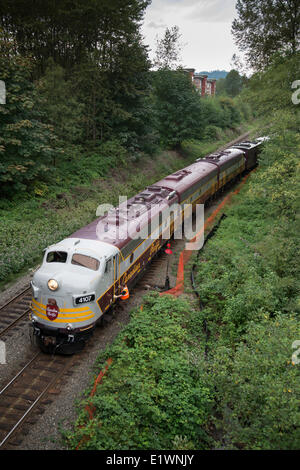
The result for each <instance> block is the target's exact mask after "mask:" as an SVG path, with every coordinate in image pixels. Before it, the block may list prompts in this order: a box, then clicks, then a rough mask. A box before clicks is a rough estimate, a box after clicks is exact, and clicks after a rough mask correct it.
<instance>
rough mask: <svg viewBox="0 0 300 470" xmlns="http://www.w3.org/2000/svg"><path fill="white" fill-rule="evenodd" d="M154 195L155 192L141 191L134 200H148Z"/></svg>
mask: <svg viewBox="0 0 300 470" xmlns="http://www.w3.org/2000/svg"><path fill="white" fill-rule="evenodd" d="M155 197H156V194H153V193H150V192H143V193H140V194H138V195H137V196H135V198H134V200H135V201H136V202H150V201H152V200H153V199H154V198H155Z"/></svg>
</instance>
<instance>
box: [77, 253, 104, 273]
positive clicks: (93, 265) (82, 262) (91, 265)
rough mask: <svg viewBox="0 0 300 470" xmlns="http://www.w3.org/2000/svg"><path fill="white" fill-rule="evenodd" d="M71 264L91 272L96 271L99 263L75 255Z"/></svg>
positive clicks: (93, 259)
mask: <svg viewBox="0 0 300 470" xmlns="http://www.w3.org/2000/svg"><path fill="white" fill-rule="evenodd" d="M71 263H72V264H76V265H77V266H83V267H84V268H88V269H92V270H93V271H98V268H99V265H100V261H98V260H97V259H95V258H92V257H91V256H86V255H81V254H79V253H75V254H74V255H73V257H72V261H71Z"/></svg>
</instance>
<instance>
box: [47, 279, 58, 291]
mask: <svg viewBox="0 0 300 470" xmlns="http://www.w3.org/2000/svg"><path fill="white" fill-rule="evenodd" d="M48 287H49V289H50V290H57V289H58V282H57V281H56V280H55V279H49V281H48Z"/></svg>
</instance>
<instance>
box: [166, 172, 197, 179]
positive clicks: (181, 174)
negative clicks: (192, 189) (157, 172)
mask: <svg viewBox="0 0 300 470" xmlns="http://www.w3.org/2000/svg"><path fill="white" fill-rule="evenodd" d="M190 173H191V171H189V170H179V171H177V172H176V173H173V174H172V175H169V176H166V177H165V179H166V180H174V181H179V180H181V179H183V178H184V177H185V176H187V175H189V174H190Z"/></svg>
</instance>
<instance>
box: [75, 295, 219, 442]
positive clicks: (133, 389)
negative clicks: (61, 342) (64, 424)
mask: <svg viewBox="0 0 300 470" xmlns="http://www.w3.org/2000/svg"><path fill="white" fill-rule="evenodd" d="M191 314H192V312H191V311H190V306H189V304H188V303H187V302H185V301H183V300H178V301H175V300H174V299H173V298H171V297H165V298H161V297H159V296H158V295H157V296H150V297H149V298H148V299H145V302H144V304H143V308H142V309H136V310H135V311H134V312H133V313H132V315H131V321H130V324H129V326H128V327H127V328H125V329H124V330H123V331H122V333H121V334H120V335H119V336H118V338H117V340H116V341H115V342H114V344H113V345H112V346H110V347H109V348H107V349H106V350H105V351H104V352H103V354H101V357H99V360H98V364H99V365H100V367H101V365H102V364H103V361H105V359H106V358H108V357H110V358H111V359H112V365H111V366H110V368H109V371H108V375H107V377H104V379H103V381H102V383H101V384H100V385H99V387H98V390H99V393H98V394H96V395H95V396H94V397H92V398H87V400H86V404H88V405H89V406H90V407H91V408H92V409H93V410H94V417H93V419H92V420H87V417H88V414H87V412H86V410H84V411H83V412H82V413H81V415H80V417H79V420H78V428H77V430H76V434H75V435H69V443H70V445H72V446H74V447H75V448H76V447H78V446H79V448H80V449H81V448H84V449H115V450H119V449H174V448H177V447H178V446H179V448H180V447H181V446H182V445H184V446H185V447H186V448H192V447H191V446H192V445H193V442H197V443H198V444H197V445H198V446H199V448H205V446H206V445H207V442H206V441H207V435H206V432H205V430H204V428H205V423H206V421H207V417H208V412H209V410H210V406H211V400H210V394H209V391H208V389H207V388H206V387H205V386H203V383H202V379H201V375H200V374H199V371H198V370H197V369H196V368H195V365H194V363H193V360H192V343H193V341H195V338H194V334H193V331H192V330H191V328H190V319H191ZM86 420H87V423H86V425H84V426H83V427H81V424H83V423H85V422H86ZM100 423H101V424H100ZM201 428H203V431H201ZM183 436H185V437H184V438H183Z"/></svg>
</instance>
